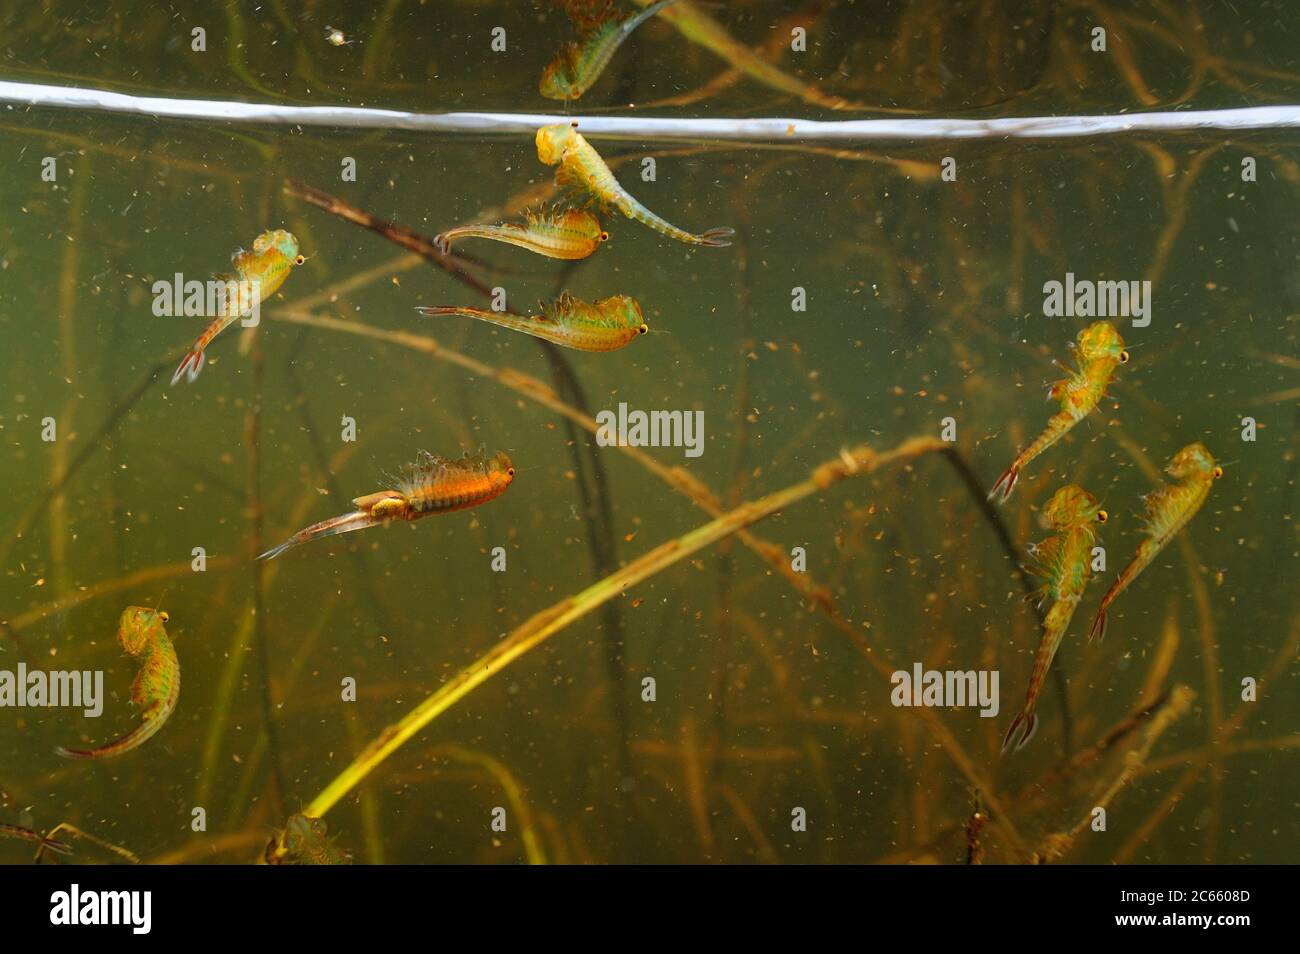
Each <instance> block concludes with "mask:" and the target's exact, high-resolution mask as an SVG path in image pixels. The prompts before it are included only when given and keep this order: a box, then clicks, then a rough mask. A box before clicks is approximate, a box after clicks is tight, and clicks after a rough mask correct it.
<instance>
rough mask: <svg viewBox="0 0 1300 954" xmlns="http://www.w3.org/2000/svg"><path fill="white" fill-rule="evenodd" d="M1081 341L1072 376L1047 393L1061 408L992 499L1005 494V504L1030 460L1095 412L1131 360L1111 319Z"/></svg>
mask: <svg viewBox="0 0 1300 954" xmlns="http://www.w3.org/2000/svg"><path fill="white" fill-rule="evenodd" d="M1076 341H1077V343H1075V344H1072V345H1071V348H1072V349H1073V350H1074V353H1075V359H1076V361H1077V362H1078V366H1077V368H1076V369H1075V370H1073V371H1071V372H1070V376H1069V377H1068V378H1062V379H1061V380H1060V381H1057V382H1056V383H1055V384H1053V385H1052V387H1051V388H1050V389H1049V390H1048V392H1047V399H1048V400H1049V401H1056V402H1057V403H1058V404H1060V405H1061V409H1060V410H1059V411H1057V412H1056V413H1055V414H1053V415H1052V417H1051V419H1050V420H1049V421H1048V422H1047V427H1045V428H1044V429H1043V432H1042V433H1041V434H1039V435H1038V437H1037V438H1035V439H1034V442H1033V443H1032V444H1030V445H1029V446H1028V447H1026V448H1025V449H1024V450H1022V451H1021V452H1020V455H1019V456H1018V457H1016V459H1015V460H1014V461H1012V462H1011V466H1010V467H1008V468H1007V469H1006V470H1005V471H1003V472H1002V476H1001V477H999V478H998V482H997V483H996V484H994V485H993V489H992V490H990V491H989V499H990V500H992V499H993V498H994V497H996V496H998V494H999V492H1000V493H1001V495H1002V501H1001V502H1002V503H1006V502H1007V500H1008V499H1010V497H1011V492H1012V491H1013V490H1015V489H1016V481H1018V480H1019V479H1020V472H1021V471H1022V470H1023V469H1024V468H1025V467H1026V466H1028V464H1029V462H1030V461H1032V460H1033V459H1034V458H1035V457H1037V456H1038V455H1039V454H1041V453H1042V452H1043V451H1045V450H1047V449H1048V448H1049V447H1051V446H1052V445H1053V444H1055V443H1056V442H1057V441H1059V440H1060V439H1061V438H1062V437H1064V436H1065V435H1066V434H1067V433H1068V432H1069V430H1070V428H1072V427H1074V425H1075V424H1078V423H1079V422H1080V421H1081V420H1083V419H1084V418H1085V417H1087V416H1088V415H1089V414H1091V413H1092V412H1093V410H1094V409H1095V408H1096V407H1097V405H1098V404H1100V403H1101V399H1102V398H1103V397H1104V396H1105V394H1106V388H1107V387H1108V386H1109V385H1110V382H1111V379H1112V378H1114V376H1115V368H1116V367H1118V366H1119V365H1121V364H1124V363H1126V362H1127V361H1128V352H1127V351H1125V350H1124V339H1123V338H1121V337H1120V336H1119V332H1118V331H1116V330H1115V326H1114V325H1112V324H1111V323H1110V322H1109V321H1098V322H1095V323H1093V324H1091V325H1089V326H1088V327H1087V328H1084V329H1083V330H1082V331H1080V332H1079V334H1078V336H1077V339H1076Z"/></svg>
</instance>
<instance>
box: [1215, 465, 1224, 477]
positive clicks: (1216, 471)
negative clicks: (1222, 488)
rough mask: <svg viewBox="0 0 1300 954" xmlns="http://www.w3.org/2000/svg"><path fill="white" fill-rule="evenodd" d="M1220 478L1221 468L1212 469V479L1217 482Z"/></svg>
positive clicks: (1221, 474)
mask: <svg viewBox="0 0 1300 954" xmlns="http://www.w3.org/2000/svg"><path fill="white" fill-rule="evenodd" d="M1222 476H1223V468H1222V467H1216V468H1214V479H1215V480H1218V479H1219V478H1220V477H1222Z"/></svg>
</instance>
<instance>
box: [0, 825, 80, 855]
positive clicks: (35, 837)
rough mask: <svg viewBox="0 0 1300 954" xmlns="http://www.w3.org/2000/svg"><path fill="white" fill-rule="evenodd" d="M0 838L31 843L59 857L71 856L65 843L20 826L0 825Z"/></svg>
mask: <svg viewBox="0 0 1300 954" xmlns="http://www.w3.org/2000/svg"><path fill="white" fill-rule="evenodd" d="M0 838H17V839H20V840H21V841H30V842H33V843H34V844H37V845H40V846H41V847H42V848H45V849H47V850H49V851H53V852H55V853H57V854H60V855H70V854H72V846H71V845H69V844H67V843H66V842H62V841H58V840H56V839H54V838H48V837H46V836H44V835H42V834H40V833H39V832H35V831H32V830H31V829H30V828H23V827H22V826H21V825H5V824H0Z"/></svg>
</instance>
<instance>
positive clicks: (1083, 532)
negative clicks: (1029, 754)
mask: <svg viewBox="0 0 1300 954" xmlns="http://www.w3.org/2000/svg"><path fill="white" fill-rule="evenodd" d="M1040 519H1041V520H1042V522H1043V525H1044V526H1047V527H1051V528H1052V529H1053V530H1055V531H1056V533H1055V534H1054V535H1053V536H1050V537H1048V538H1047V539H1046V540H1044V541H1043V542H1042V543H1039V544H1036V545H1035V546H1033V547H1031V548H1030V551H1029V553H1030V556H1031V557H1032V558H1033V566H1032V568H1031V570H1032V572H1033V573H1034V575H1036V576H1038V577H1040V578H1041V579H1042V581H1043V584H1042V586H1040V587H1039V588H1038V591H1037V592H1036V594H1035V595H1036V596H1038V597H1039V598H1040V599H1041V600H1042V602H1046V601H1048V600H1051V602H1052V608H1051V609H1050V610H1048V611H1047V618H1046V619H1045V620H1044V622H1043V639H1042V642H1040V643H1039V646H1038V654H1037V655H1036V656H1035V657H1034V671H1033V674H1032V675H1031V676H1030V678H1029V691H1028V693H1026V696H1025V705H1024V707H1023V708H1022V709H1021V710H1020V712H1019V713H1018V714H1017V715H1016V717H1015V719H1014V720H1013V721H1012V723H1011V727H1010V728H1008V729H1007V734H1006V736H1005V737H1003V739H1002V751H1003V752H1005V751H1006V750H1007V749H1009V748H1011V742H1012V740H1013V739H1014V738H1015V737H1016V733H1017V732H1020V741H1019V742H1017V743H1016V748H1017V749H1022V748H1024V747H1025V745H1026V744H1027V743H1028V742H1029V740H1030V738H1031V737H1032V736H1033V734H1034V730H1035V729H1036V728H1037V727H1038V716H1036V715H1035V714H1034V706H1035V705H1036V704H1037V702H1038V695H1039V693H1040V692H1042V689H1043V682H1044V681H1045V680H1046V679H1047V672H1048V670H1049V669H1051V668H1052V660H1053V659H1054V658H1055V656H1056V650H1057V649H1058V648H1059V647H1060V645H1061V640H1062V639H1063V638H1064V636H1065V631H1066V630H1067V629H1069V627H1070V620H1071V619H1073V618H1074V611H1075V610H1076V609H1078V607H1079V601H1080V600H1081V599H1083V591H1084V587H1086V586H1087V585H1088V579H1089V578H1090V577H1091V575H1092V548H1093V546H1094V544H1095V543H1096V541H1097V534H1096V531H1095V530H1094V529H1093V528H1094V526H1095V525H1096V524H1099V523H1105V522H1106V519H1107V518H1106V511H1104V510H1102V509H1101V507H1100V505H1099V504H1098V503H1097V498H1096V497H1094V496H1093V495H1092V494H1090V493H1088V492H1087V491H1086V490H1083V489H1082V488H1080V487H1076V486H1075V485H1074V484H1070V485H1068V486H1066V487H1062V488H1061V489H1060V490H1058V491H1057V492H1056V493H1055V494H1053V495H1052V499H1051V500H1049V501H1048V502H1047V506H1045V507H1044V508H1043V511H1042V514H1041V515H1040Z"/></svg>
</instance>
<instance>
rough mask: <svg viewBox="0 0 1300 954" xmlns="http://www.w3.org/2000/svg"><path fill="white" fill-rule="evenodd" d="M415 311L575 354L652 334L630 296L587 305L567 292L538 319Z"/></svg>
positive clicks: (445, 308) (443, 309) (438, 308)
mask: <svg viewBox="0 0 1300 954" xmlns="http://www.w3.org/2000/svg"><path fill="white" fill-rule="evenodd" d="M415 310H416V311H418V312H419V313H420V314H422V315H428V316H437V315H458V316H460V317H462V318H476V319H478V320H479V321H488V322H491V323H492V324H494V325H500V326H501V327H502V328H509V329H510V330H511V331H522V332H523V333H524V334H527V335H532V336H533V337H534V338H542V339H544V340H546V341H549V342H551V343H552V344H557V345H560V346H561V347H563V348H573V349H574V350H576V351H617V350H618V349H619V348H622V347H624V346H625V345H627V344H628V343H630V342H631V341H632V339H633V338H637V337H640V336H641V335H644V334H647V333H649V331H650V326H649V325H647V324H646V323H645V319H644V318H642V316H641V306H640V305H639V304H637V300H636V299H635V298H629V297H628V296H627V295H614V296H612V297H610V298H602V299H600V300H599V301H596V302H591V303H588V302H585V301H583V300H582V299H580V298H574V297H573V296H572V295H570V294H569V293H568V292H564V293H563V294H562V295H560V297H559V298H557V299H555V301H553V302H552V303H551V304H549V305H548V304H545V303H544V302H543V303H541V310H542V313H541V314H540V315H537V316H532V315H515V314H511V313H510V312H504V311H487V310H485V309H482V308H461V307H457V306H454V305H421V306H420V307H418V308H416V309H415Z"/></svg>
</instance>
